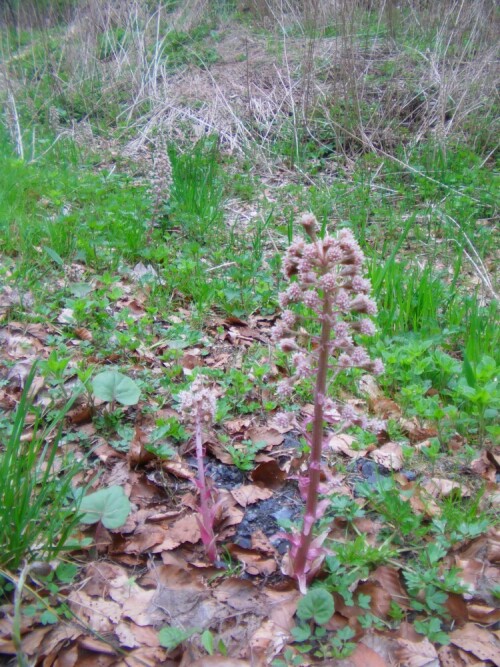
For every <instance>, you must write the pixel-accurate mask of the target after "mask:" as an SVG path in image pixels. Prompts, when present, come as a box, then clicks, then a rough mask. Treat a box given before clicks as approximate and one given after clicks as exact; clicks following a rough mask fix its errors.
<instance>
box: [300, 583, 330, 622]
mask: <svg viewBox="0 0 500 667" xmlns="http://www.w3.org/2000/svg"><path fill="white" fill-rule="evenodd" d="M334 611H335V603H334V601H333V596H332V594H331V593H329V592H328V591H325V589H324V588H313V589H311V590H310V591H308V592H307V593H306V594H305V595H304V597H303V598H302V599H301V600H300V602H299V604H298V605H297V616H298V617H299V618H300V619H301V620H302V621H308V620H309V619H311V618H312V619H314V621H315V623H317V624H318V625H324V624H325V623H328V621H329V620H330V619H331V617H332V616H333V612H334Z"/></svg>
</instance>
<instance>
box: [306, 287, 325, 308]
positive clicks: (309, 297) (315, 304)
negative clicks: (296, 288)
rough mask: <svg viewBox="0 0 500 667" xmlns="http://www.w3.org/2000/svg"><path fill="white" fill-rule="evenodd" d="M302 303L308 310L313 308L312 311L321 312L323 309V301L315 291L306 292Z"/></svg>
mask: <svg viewBox="0 0 500 667" xmlns="http://www.w3.org/2000/svg"><path fill="white" fill-rule="evenodd" d="M302 301H303V302H304V304H305V305H306V306H307V307H308V308H311V310H317V311H319V310H320V309H321V299H320V298H319V296H318V294H317V292H315V291H314V290H308V291H307V292H304V294H303V296H302Z"/></svg>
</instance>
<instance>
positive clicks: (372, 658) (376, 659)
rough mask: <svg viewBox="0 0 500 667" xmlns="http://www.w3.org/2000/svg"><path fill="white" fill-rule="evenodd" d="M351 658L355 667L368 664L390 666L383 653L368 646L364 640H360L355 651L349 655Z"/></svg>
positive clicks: (370, 666) (379, 666)
mask: <svg viewBox="0 0 500 667" xmlns="http://www.w3.org/2000/svg"><path fill="white" fill-rule="evenodd" d="M349 660H350V661H351V662H352V664H353V665H354V667H367V665H369V667H389V665H388V663H387V661H386V660H384V658H382V656H381V655H379V654H378V653H376V652H375V651H374V650H373V649H371V648H369V647H368V646H366V644H364V643H363V642H359V644H358V645H357V646H356V648H355V649H354V651H353V653H351V655H350V656H349Z"/></svg>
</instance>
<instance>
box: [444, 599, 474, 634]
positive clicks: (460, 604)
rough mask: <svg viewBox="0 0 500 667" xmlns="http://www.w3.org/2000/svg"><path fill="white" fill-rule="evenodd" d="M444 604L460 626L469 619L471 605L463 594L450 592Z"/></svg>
mask: <svg viewBox="0 0 500 667" xmlns="http://www.w3.org/2000/svg"><path fill="white" fill-rule="evenodd" d="M444 606H445V607H446V609H447V611H448V613H449V615H450V616H451V618H452V619H453V620H454V621H455V622H456V624H457V625H458V626H461V625H463V624H464V623H466V622H467V621H468V620H469V612H468V609H469V607H468V605H467V604H466V603H465V600H464V598H463V596H462V595H458V594H457V593H448V599H447V600H446V602H445V603H444Z"/></svg>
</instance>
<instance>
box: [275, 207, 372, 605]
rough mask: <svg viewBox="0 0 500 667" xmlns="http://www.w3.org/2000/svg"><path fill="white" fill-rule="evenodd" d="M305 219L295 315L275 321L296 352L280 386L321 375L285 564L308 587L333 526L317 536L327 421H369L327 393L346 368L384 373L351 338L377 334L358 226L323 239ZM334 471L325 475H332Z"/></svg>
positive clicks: (290, 299) (291, 267) (286, 390)
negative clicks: (295, 529)
mask: <svg viewBox="0 0 500 667" xmlns="http://www.w3.org/2000/svg"><path fill="white" fill-rule="evenodd" d="M302 225H303V227H304V230H305V232H306V234H307V236H308V237H309V239H310V242H305V241H296V242H295V243H293V244H292V245H291V246H290V248H289V249H288V251H287V253H286V256H285V258H284V260H283V267H284V274H285V277H286V278H287V279H288V280H289V281H290V279H291V277H292V276H293V279H292V280H291V283H290V285H289V287H288V289H287V291H286V292H285V294H286V297H285V298H283V299H282V300H281V303H282V305H283V306H289V304H297V305H298V308H297V309H296V313H297V314H295V313H294V312H293V311H292V310H290V309H288V310H285V311H284V313H283V315H282V320H281V325H279V324H278V325H277V327H279V326H281V329H280V333H281V336H280V337H281V338H283V339H284V340H282V342H281V346H282V350H284V351H285V352H287V353H290V354H291V366H292V368H293V370H292V371H291V373H290V377H289V378H288V379H287V380H284V381H282V382H280V383H279V384H278V390H277V393H278V395H279V397H280V398H286V397H287V396H289V395H290V394H291V393H292V391H293V387H294V384H296V383H298V382H300V381H301V380H302V379H303V378H309V377H314V378H315V389H314V409H313V415H312V417H311V418H308V419H310V421H311V422H312V429H311V430H307V428H306V427H305V425H303V426H302V428H301V431H302V435H303V436H304V437H305V438H306V441H307V443H308V445H309V447H310V453H309V461H308V470H307V477H306V478H304V477H299V478H298V482H299V490H300V493H301V495H302V497H304V498H305V512H304V519H303V522H302V528H301V530H300V533H294V534H293V535H291V536H289V538H288V539H289V541H290V544H291V546H290V550H289V553H288V557H287V558H285V560H284V563H283V571H284V572H285V573H286V574H290V575H291V576H294V577H295V578H296V580H297V581H298V584H299V587H300V590H301V591H302V592H305V590H306V587H307V583H308V581H310V579H311V578H312V577H313V576H314V575H315V574H316V573H317V572H318V570H319V568H320V567H321V563H322V561H323V559H324V556H325V553H326V551H325V549H324V548H323V547H322V544H323V541H324V540H325V538H326V535H327V533H323V534H322V535H319V536H317V537H315V536H314V527H315V525H316V523H317V521H318V519H319V518H321V517H323V516H324V514H325V512H326V510H327V508H328V505H329V501H328V499H324V500H319V495H320V494H321V493H322V492H324V491H328V484H324V483H323V482H322V479H325V477H324V474H325V473H324V472H323V468H322V454H323V449H324V443H325V442H326V441H327V440H328V438H326V437H325V422H326V423H327V424H333V425H334V427H335V433H336V434H338V433H340V432H341V431H342V429H343V428H345V427H346V426H347V425H349V424H359V423H362V421H363V420H366V417H365V416H364V415H361V414H360V415H358V414H357V413H356V412H355V411H354V410H348V409H344V411H343V413H342V414H339V409H338V408H337V406H336V405H332V401H331V398H330V396H329V395H328V392H329V386H330V383H331V381H332V379H334V378H335V377H336V375H337V374H338V373H340V372H341V371H342V370H349V369H352V368H362V369H364V370H369V371H371V372H374V373H378V372H381V371H382V369H383V366H382V364H381V362H379V361H372V360H371V359H370V357H369V355H368V353H367V351H366V350H365V349H364V348H363V347H362V346H361V345H359V344H358V343H357V341H356V340H355V338H353V334H354V333H360V334H362V335H367V336H369V335H373V334H374V333H375V327H374V325H373V323H372V322H371V320H370V319H368V318H358V314H367V315H373V314H375V313H376V310H377V307H376V304H375V302H374V301H373V300H372V299H370V298H369V296H368V295H369V294H370V290H371V285H370V281H369V280H367V279H366V278H364V277H363V272H362V268H363V261H364V255H363V252H362V251H361V248H360V246H359V244H358V243H357V241H356V239H355V238H354V235H353V233H352V232H351V230H349V229H342V230H340V232H339V233H338V234H337V235H336V236H331V235H330V234H328V233H326V234H325V235H324V237H323V238H318V237H317V231H318V225H317V221H316V219H315V218H314V216H313V215H312V214H306V215H305V216H303V218H302ZM300 306H305V308H304V307H303V308H300ZM311 323H313V324H312V326H311ZM299 325H301V326H299ZM318 329H320V332H319V334H318ZM285 331H286V333H285ZM330 478H331V475H330V477H328V474H327V475H326V479H327V481H328V480H329V479H330Z"/></svg>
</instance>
